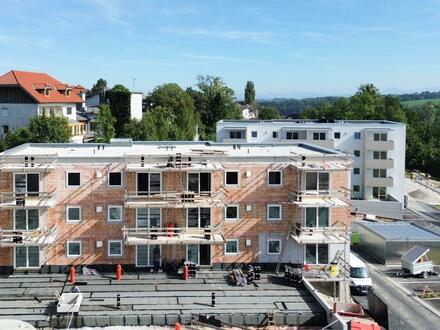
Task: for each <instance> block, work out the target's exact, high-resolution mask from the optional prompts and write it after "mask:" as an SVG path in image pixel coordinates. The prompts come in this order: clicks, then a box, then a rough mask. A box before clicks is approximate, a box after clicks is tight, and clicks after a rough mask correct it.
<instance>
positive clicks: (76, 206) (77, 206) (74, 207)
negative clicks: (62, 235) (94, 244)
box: [65, 205, 82, 224]
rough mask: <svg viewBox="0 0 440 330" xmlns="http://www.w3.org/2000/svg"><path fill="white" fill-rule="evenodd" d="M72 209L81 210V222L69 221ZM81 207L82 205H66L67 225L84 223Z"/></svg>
mask: <svg viewBox="0 0 440 330" xmlns="http://www.w3.org/2000/svg"><path fill="white" fill-rule="evenodd" d="M70 209H79V220H70V219H69V210H70ZM81 211H82V210H81V206H80V205H66V216H65V218H66V223H73V224H75V223H80V222H81V221H82V214H81Z"/></svg>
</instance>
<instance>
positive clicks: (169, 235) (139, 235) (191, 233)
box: [122, 227, 226, 245]
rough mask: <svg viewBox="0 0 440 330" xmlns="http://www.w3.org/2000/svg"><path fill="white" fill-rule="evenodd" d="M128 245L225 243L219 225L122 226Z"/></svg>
mask: <svg viewBox="0 0 440 330" xmlns="http://www.w3.org/2000/svg"><path fill="white" fill-rule="evenodd" d="M122 232H123V236H124V242H125V244H127V245H150V244H152V245H179V244H223V243H225V242H226V241H225V238H224V237H223V235H222V234H221V232H220V229H219V228H218V227H207V228H188V227H165V228H160V227H156V228H150V227H148V228H126V227H124V228H122Z"/></svg>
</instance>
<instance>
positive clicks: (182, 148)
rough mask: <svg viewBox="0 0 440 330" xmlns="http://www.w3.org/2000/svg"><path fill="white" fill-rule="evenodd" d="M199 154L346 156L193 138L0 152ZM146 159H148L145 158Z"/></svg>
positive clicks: (82, 155) (43, 145)
mask: <svg viewBox="0 0 440 330" xmlns="http://www.w3.org/2000/svg"><path fill="white" fill-rule="evenodd" d="M176 153H181V154H182V156H194V157H197V156H203V157H204V158H217V157H237V158H247V159H250V160H253V159H254V158H274V157H275V158H285V159H288V158H293V157H301V156H308V157H312V158H313V157H317V158H321V157H346V156H347V154H346V153H343V152H341V151H338V150H335V149H329V148H323V147H318V146H315V145H311V144H306V143H298V144H290V143H285V144H280V143H275V144H250V143H246V144H241V145H239V144H230V143H216V142H207V141H204V142H203V141H201V142H194V141H163V142H161V141H159V142H158V141H132V140H131V139H112V140H111V142H110V143H107V144H99V143H82V144H75V143H26V144H23V145H20V146H18V147H15V148H12V149H9V150H6V151H4V152H2V153H0V159H1V158H4V159H6V158H7V157H12V156H29V155H34V156H43V155H44V156H53V157H60V158H85V157H87V158H114V157H130V156H150V157H169V156H175V155H176ZM147 162H148V160H147Z"/></svg>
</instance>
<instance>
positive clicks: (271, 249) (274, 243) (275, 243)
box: [267, 239, 281, 254]
mask: <svg viewBox="0 0 440 330" xmlns="http://www.w3.org/2000/svg"><path fill="white" fill-rule="evenodd" d="M280 253H281V240H280V239H268V240H267V254H280Z"/></svg>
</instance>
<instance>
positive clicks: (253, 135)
mask: <svg viewBox="0 0 440 330" xmlns="http://www.w3.org/2000/svg"><path fill="white" fill-rule="evenodd" d="M251 138H253V139H256V138H258V131H251Z"/></svg>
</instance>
